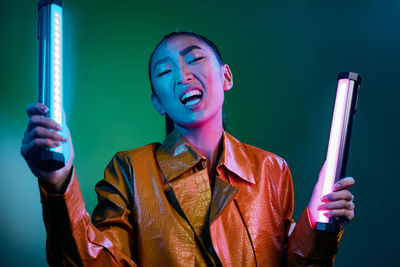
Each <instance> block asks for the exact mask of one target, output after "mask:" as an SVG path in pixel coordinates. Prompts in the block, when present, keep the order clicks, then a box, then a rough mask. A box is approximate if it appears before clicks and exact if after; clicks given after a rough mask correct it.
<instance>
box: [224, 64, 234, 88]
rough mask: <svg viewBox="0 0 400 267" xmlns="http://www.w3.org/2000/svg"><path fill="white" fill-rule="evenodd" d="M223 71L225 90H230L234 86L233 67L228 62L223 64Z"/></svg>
mask: <svg viewBox="0 0 400 267" xmlns="http://www.w3.org/2000/svg"><path fill="white" fill-rule="evenodd" d="M222 71H223V74H224V91H229V90H230V89H231V88H232V86H233V76H232V72H231V69H230V68H229V66H228V65H227V64H224V66H222Z"/></svg>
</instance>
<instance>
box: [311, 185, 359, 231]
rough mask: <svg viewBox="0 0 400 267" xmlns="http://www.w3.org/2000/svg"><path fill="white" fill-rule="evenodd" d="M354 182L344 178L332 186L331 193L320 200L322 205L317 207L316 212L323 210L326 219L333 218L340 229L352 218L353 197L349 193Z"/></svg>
mask: <svg viewBox="0 0 400 267" xmlns="http://www.w3.org/2000/svg"><path fill="white" fill-rule="evenodd" d="M354 183H355V180H354V179H353V178H352V177H346V178H343V179H341V180H339V181H338V182H336V183H335V184H334V185H333V192H332V193H330V194H327V195H325V196H323V197H322V198H321V202H322V204H320V205H318V207H317V209H318V210H325V212H324V213H323V214H324V215H325V216H326V217H328V218H330V219H331V218H334V219H335V220H336V221H337V222H338V224H339V226H340V228H341V229H342V228H343V227H344V226H345V225H346V224H348V223H349V222H350V221H351V220H353V218H354V208H355V205H354V202H353V200H354V196H353V195H352V194H351V193H350V188H351V187H352V186H353V185H354Z"/></svg>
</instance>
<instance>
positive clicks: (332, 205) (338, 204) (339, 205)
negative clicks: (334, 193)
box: [317, 200, 355, 210]
mask: <svg viewBox="0 0 400 267" xmlns="http://www.w3.org/2000/svg"><path fill="white" fill-rule="evenodd" d="M354 208H355V204H354V203H353V202H352V201H346V200H338V201H334V202H328V203H324V204H321V205H319V206H318V207H317V209H318V210H333V209H347V210H354Z"/></svg>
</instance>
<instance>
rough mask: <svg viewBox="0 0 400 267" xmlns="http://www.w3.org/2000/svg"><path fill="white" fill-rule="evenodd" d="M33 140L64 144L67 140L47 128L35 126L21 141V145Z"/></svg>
mask: <svg viewBox="0 0 400 267" xmlns="http://www.w3.org/2000/svg"><path fill="white" fill-rule="evenodd" d="M35 138H42V139H46V138H47V139H51V140H53V141H61V142H66V141H67V139H66V138H64V137H63V136H61V135H59V134H58V133H57V132H55V131H51V130H49V129H47V128H44V127H41V126H37V127H35V128H33V129H32V130H31V131H30V132H29V133H28V134H27V135H26V136H25V137H24V139H23V140H22V143H23V144H26V143H29V142H30V141H32V140H34V139H35Z"/></svg>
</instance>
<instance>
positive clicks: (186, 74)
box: [176, 67, 193, 85]
mask: <svg viewBox="0 0 400 267" xmlns="http://www.w3.org/2000/svg"><path fill="white" fill-rule="evenodd" d="M176 78H177V79H176V80H177V84H178V85H182V84H187V83H189V82H191V81H192V80H193V74H192V73H191V72H190V71H189V70H188V68H187V67H181V68H180V71H178V72H177V77H176Z"/></svg>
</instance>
